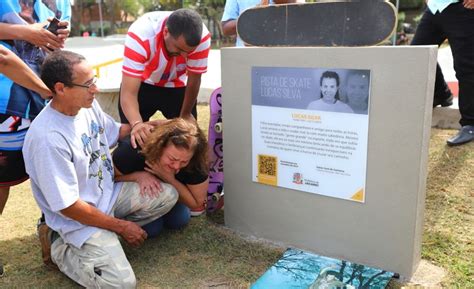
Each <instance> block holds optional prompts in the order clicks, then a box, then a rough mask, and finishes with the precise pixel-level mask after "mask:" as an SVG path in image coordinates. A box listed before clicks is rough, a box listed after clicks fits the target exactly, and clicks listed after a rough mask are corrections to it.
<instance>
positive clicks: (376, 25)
mask: <svg viewBox="0 0 474 289" xmlns="http://www.w3.org/2000/svg"><path fill="white" fill-rule="evenodd" d="M396 22H397V13H396V9H395V7H394V6H393V5H392V4H391V3H390V2H386V1H383V0H361V1H350V0H346V1H344V0H342V1H330V2H316V3H301V4H287V5H270V6H258V7H254V8H250V9H247V10H245V11H244V12H243V13H242V14H241V15H240V16H239V18H238V19H237V33H238V35H239V36H240V38H241V39H242V40H243V41H244V42H245V43H247V44H249V45H254V46H371V45H377V44H380V43H382V42H383V41H385V40H386V39H388V38H389V37H390V35H391V34H392V33H393V32H394V31H395V27H396Z"/></svg>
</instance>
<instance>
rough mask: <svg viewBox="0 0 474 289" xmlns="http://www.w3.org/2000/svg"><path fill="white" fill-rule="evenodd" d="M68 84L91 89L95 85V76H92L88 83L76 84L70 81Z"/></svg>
mask: <svg viewBox="0 0 474 289" xmlns="http://www.w3.org/2000/svg"><path fill="white" fill-rule="evenodd" d="M69 85H70V86H78V87H83V88H87V89H89V90H90V89H91V88H92V87H94V86H97V77H96V76H94V78H92V80H91V81H90V83H89V84H77V83H72V82H71V83H70V84H69Z"/></svg>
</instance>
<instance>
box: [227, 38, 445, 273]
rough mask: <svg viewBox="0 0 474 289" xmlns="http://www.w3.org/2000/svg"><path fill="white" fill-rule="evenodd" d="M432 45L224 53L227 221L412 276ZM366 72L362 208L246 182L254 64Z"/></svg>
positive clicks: (253, 231)
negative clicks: (368, 98)
mask: <svg viewBox="0 0 474 289" xmlns="http://www.w3.org/2000/svg"><path fill="white" fill-rule="evenodd" d="M436 52H437V51H436V47H428V46H417V47H364V48H340V47H339V48H228V49H223V50H222V52H221V53H222V86H223V102H224V103H223V115H224V123H225V124H224V127H225V131H224V135H225V137H224V152H225V153H224V170H225V200H226V203H225V222H226V225H227V226H229V227H230V228H232V229H234V230H236V231H239V232H242V233H245V234H248V235H253V236H256V237H260V238H265V239H269V240H273V241H278V242H283V243H285V244H288V245H291V246H295V247H298V248H302V249H307V250H310V251H313V252H315V253H318V254H321V255H325V256H330V257H336V258H340V259H345V260H349V261H352V262H357V263H361V264H365V265H369V266H374V267H378V268H382V269H385V270H389V271H392V272H396V273H399V274H401V275H402V276H404V277H405V278H410V277H411V276H412V274H413V272H414V271H415V269H416V267H417V265H418V263H419V261H420V251H421V236H422V231H423V212H424V202H425V185H426V176H427V157H428V143H429V136H430V126H431V114H432V107H431V106H432V105H431V104H432V96H433V87H434V75H435V68H436ZM259 66H264V67H311V68H328V69H330V68H347V69H370V70H371V103H370V109H369V111H370V115H369V138H368V159H367V179H366V200H365V203H356V202H351V201H346V200H341V199H336V198H330V197H325V196H321V195H316V194H310V193H306V192H301V191H295V190H291V189H285V188H281V187H273V186H268V185H262V184H259V183H255V182H253V181H252V159H251V158H252V157H251V156H252V154H251V151H252V139H251V135H252V134H251V130H252V115H251V93H252V92H251V91H252V90H251V68H252V67H259Z"/></svg>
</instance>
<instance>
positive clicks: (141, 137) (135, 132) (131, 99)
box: [120, 74, 153, 148]
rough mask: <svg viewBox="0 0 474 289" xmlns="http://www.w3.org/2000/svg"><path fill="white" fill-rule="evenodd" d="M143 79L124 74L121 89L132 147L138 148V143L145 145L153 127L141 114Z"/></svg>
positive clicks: (121, 103) (121, 99)
mask: <svg viewBox="0 0 474 289" xmlns="http://www.w3.org/2000/svg"><path fill="white" fill-rule="evenodd" d="M141 83H142V81H141V79H140V78H136V77H131V76H128V75H125V74H123V75H122V87H121V89H120V106H121V107H122V110H123V113H124V114H125V117H126V118H127V120H128V123H129V124H130V126H131V133H130V136H131V137H130V139H131V143H132V147H133V148H136V147H137V143H138V144H139V145H140V146H143V144H144V143H145V140H146V138H147V137H148V136H149V134H150V132H151V130H152V129H153V127H152V126H151V125H149V124H146V123H143V119H142V117H141V116H140V110H139V104H138V91H139V89H140V85H141Z"/></svg>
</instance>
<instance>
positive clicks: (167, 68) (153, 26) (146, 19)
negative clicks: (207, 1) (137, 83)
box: [122, 11, 211, 87]
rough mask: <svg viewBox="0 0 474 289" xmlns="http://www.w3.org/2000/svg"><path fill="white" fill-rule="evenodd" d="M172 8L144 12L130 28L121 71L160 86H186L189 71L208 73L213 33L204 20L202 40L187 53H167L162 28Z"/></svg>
mask: <svg viewBox="0 0 474 289" xmlns="http://www.w3.org/2000/svg"><path fill="white" fill-rule="evenodd" d="M171 13H172V12H171V11H156V12H150V13H146V14H144V15H143V16H142V17H140V18H139V19H137V21H135V22H134V23H133V24H132V26H130V29H129V30H128V33H127V37H126V38H125V53H124V59H123V66H122V72H123V73H124V74H125V75H127V76H131V77H136V78H141V80H142V81H143V82H146V83H148V84H152V85H155V86H161V87H183V86H186V81H187V75H186V72H187V71H190V72H194V73H205V72H206V71H207V57H208V55H209V49H210V47H211V34H210V33H209V30H207V28H206V26H205V25H204V24H203V31H202V38H201V43H200V44H199V45H198V46H197V47H196V48H195V49H194V50H193V51H192V52H191V53H189V54H188V55H187V58H184V57H182V56H175V57H169V56H168V55H167V54H166V49H165V43H164V38H163V30H164V28H165V24H166V20H167V19H168V16H169V15H170V14H171Z"/></svg>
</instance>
